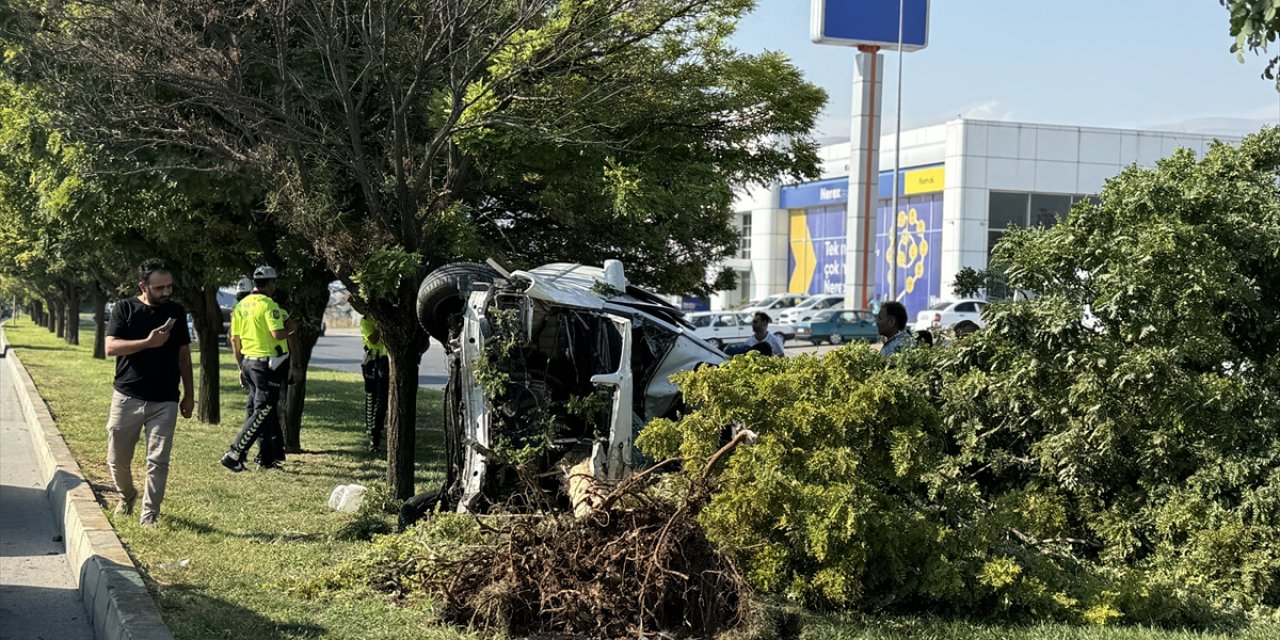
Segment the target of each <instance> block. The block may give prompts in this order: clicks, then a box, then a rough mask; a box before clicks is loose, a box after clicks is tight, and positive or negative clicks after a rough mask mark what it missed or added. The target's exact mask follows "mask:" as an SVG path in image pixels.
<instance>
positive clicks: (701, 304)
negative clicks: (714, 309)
mask: <svg viewBox="0 0 1280 640" xmlns="http://www.w3.org/2000/svg"><path fill="white" fill-rule="evenodd" d="M680 310H681V311H683V312H685V313H691V312H694V311H710V310H711V301H710V300H708V299H706V298H703V297H702V296H680Z"/></svg>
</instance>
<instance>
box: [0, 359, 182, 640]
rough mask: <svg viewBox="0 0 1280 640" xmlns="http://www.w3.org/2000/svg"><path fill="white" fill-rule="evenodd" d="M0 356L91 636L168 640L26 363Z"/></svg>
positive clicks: (114, 639)
mask: <svg viewBox="0 0 1280 640" xmlns="http://www.w3.org/2000/svg"><path fill="white" fill-rule="evenodd" d="M0 340H2V339H0ZM3 359H4V361H5V364H4V365H0V366H7V367H9V368H10V370H11V371H12V373H13V374H14V380H15V382H16V384H17V386H18V389H17V391H18V404H20V405H22V413H23V415H24V416H25V417H26V419H27V424H28V425H30V426H31V430H30V431H31V440H32V444H33V445H34V447H35V451H36V457H37V458H39V465H40V473H41V475H42V476H43V477H44V479H45V483H46V489H45V491H46V494H47V497H48V498H49V501H50V502H51V503H52V504H53V511H54V515H55V518H56V519H57V521H58V527H59V528H61V529H62V532H63V541H64V543H65V544H66V549H67V562H68V563H69V564H70V565H71V567H72V569H73V570H74V571H75V572H76V583H77V584H78V586H79V588H80V597H81V599H82V600H83V601H84V609H85V611H86V612H87V613H88V614H89V620H90V622H91V623H92V624H93V634H94V637H96V638H98V639H99V640H172V639H173V634H172V633H170V632H169V628H168V627H167V626H165V624H164V620H163V619H162V618H161V617H160V610H159V609H157V608H156V605H155V602H153V601H152V600H151V595H150V594H149V593H147V587H146V585H145V584H144V583H143V582H142V576H141V575H140V574H139V573H138V569H137V567H135V566H134V564H133V560H131V559H130V558H129V554H128V553H126V552H125V550H124V545H122V544H120V538H118V537H116V532H115V529H112V528H111V522H110V521H108V520H107V517H106V515H104V514H103V513H102V509H101V508H100V507H99V506H98V502H97V501H96V500H95V499H94V497H93V491H92V490H91V489H90V488H89V483H88V482H86V481H85V479H84V475H83V474H82V473H81V471H80V465H79V463H77V462H76V460H75V458H74V457H73V456H72V455H71V450H70V449H68V448H67V444H66V442H64V441H63V439H62V434H61V433H60V432H59V431H58V427H57V425H56V424H55V423H54V421H53V416H52V415H50V413H49V410H48V408H47V407H46V406H45V403H44V400H43V399H42V398H41V397H40V394H39V393H38V392H37V391H36V386H35V382H33V381H32V380H31V376H30V375H28V374H27V369H26V367H24V366H22V362H21V360H20V359H19V358H18V354H17V353H15V352H14V351H13V350H9V351H8V353H6V354H5V356H4V358H3ZM104 419H105V417H104Z"/></svg>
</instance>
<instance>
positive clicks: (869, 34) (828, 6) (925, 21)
mask: <svg viewBox="0 0 1280 640" xmlns="http://www.w3.org/2000/svg"><path fill="white" fill-rule="evenodd" d="M809 6H810V11H809V39H810V40H812V41H813V42H816V43H818V44H835V45H842V46H849V47H853V46H859V45H871V46H876V47H880V48H882V49H891V50H895V51H896V50H897V48H898V31H899V24H898V8H899V6H901V8H902V24H901V30H902V50H903V51H918V50H920V49H923V48H925V47H926V46H928V45H929V0H812V3H811V4H810V5H809Z"/></svg>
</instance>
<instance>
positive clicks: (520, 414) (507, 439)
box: [402, 260, 726, 517]
mask: <svg viewBox="0 0 1280 640" xmlns="http://www.w3.org/2000/svg"><path fill="white" fill-rule="evenodd" d="M418 319H419V321H420V322H421V323H422V326H423V327H424V328H425V329H426V330H427V332H428V333H429V334H430V335H431V337H432V338H435V339H436V340H438V341H440V342H441V343H443V344H444V345H445V350H446V355H447V358H448V359H449V369H448V370H449V378H448V381H447V382H446V385H445V392H444V397H445V399H444V407H445V411H444V413H445V417H444V431H445V437H444V449H445V482H444V487H443V489H442V490H441V491H440V492H439V493H438V494H433V495H430V496H426V494H424V496H426V498H427V499H425V500H419V499H418V498H415V500H418V501H419V502H423V503H434V502H436V501H438V502H441V503H443V505H444V506H443V507H442V508H447V509H452V510H457V511H459V512H486V511H491V510H517V511H518V510H521V509H529V510H540V509H544V508H547V507H549V506H559V507H561V508H563V507H565V506H570V507H573V508H577V507H578V506H579V504H578V503H577V502H575V501H573V500H571V499H570V498H569V494H570V493H572V491H573V487H574V486H575V485H574V484H573V483H574V482H581V478H587V479H590V478H599V479H605V478H608V479H614V480H617V479H620V478H622V477H623V476H624V475H625V474H626V473H627V472H628V471H629V470H630V469H632V468H633V467H635V466H637V465H638V464H640V463H641V462H642V460H643V459H642V458H641V457H640V456H639V454H637V453H636V451H635V449H634V448H633V446H632V440H633V437H634V436H635V435H636V432H637V431H638V430H639V429H640V428H641V426H642V425H644V424H646V423H648V422H649V421H650V420H653V419H654V418H660V417H667V418H672V417H676V416H677V414H678V412H679V411H680V410H681V407H682V403H681V401H680V393H679V389H678V388H676V386H675V385H674V384H672V382H671V376H672V374H674V373H677V372H680V371H685V370H689V369H694V368H696V367H700V366H704V365H716V364H719V363H721V362H724V361H725V359H726V356H725V355H724V354H723V353H722V352H721V351H720V350H719V349H717V348H716V347H715V346H713V345H712V344H711V343H709V342H708V341H706V340H703V339H702V338H700V337H698V336H697V335H696V334H695V332H694V328H693V326H692V325H690V324H689V323H688V322H686V321H685V319H684V315H683V314H682V313H681V312H680V310H679V309H678V308H676V307H675V306H673V305H671V304H670V303H668V302H666V301H665V300H663V299H661V298H659V297H658V296H657V295H655V294H653V293H650V292H649V291H646V290H644V289H640V288H638V287H634V286H631V285H629V284H628V283H627V280H626V276H625V275H624V273H623V267H622V263H620V262H618V261H616V260H609V261H606V262H605V265H604V267H603V268H601V267H590V266H583V265H577V264H548V265H545V266H542V267H539V268H536V269H532V270H529V271H514V272H510V273H508V272H506V271H504V270H501V269H500V268H499V267H497V266H496V264H494V263H492V262H491V263H490V264H489V265H483V264H476V263H469V262H456V263H452V264H448V265H445V266H443V267H440V268H439V269H436V270H435V271H433V272H431V273H429V274H428V275H427V277H426V278H424V279H423V281H422V284H421V286H420V287H419V289H418ZM517 461H518V463H517ZM570 470H572V473H570ZM577 486H581V484H579V485H577ZM415 504H416V503H415ZM406 506H408V505H406ZM402 517H403V513H402Z"/></svg>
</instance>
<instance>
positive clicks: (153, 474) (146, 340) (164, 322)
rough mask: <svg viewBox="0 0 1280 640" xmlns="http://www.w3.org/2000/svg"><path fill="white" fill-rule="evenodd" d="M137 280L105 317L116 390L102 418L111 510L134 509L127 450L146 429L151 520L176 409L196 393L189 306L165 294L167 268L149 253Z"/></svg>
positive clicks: (190, 403) (185, 410)
mask: <svg viewBox="0 0 1280 640" xmlns="http://www.w3.org/2000/svg"><path fill="white" fill-rule="evenodd" d="M138 288H139V289H140V290H141V293H140V294H139V295H138V297H136V298H130V299H128V300H121V301H120V302H118V303H116V305H115V308H113V309H112V310H111V320H110V322H109V323H108V324H107V340H106V349H107V355H109V356H115V358H116V377H115V384H114V387H115V392H114V393H113V394H112V396H111V413H110V415H109V416H108V418H107V468H108V469H110V471H111V477H112V479H113V480H115V484H116V490H117V491H119V492H120V503H119V504H118V505H117V506H116V513H118V514H121V515H130V514H132V513H133V505H134V502H135V500H136V499H137V497H138V491H137V489H136V488H134V486H133V470H132V464H133V452H134V449H135V448H137V445H138V439H139V437H140V436H141V434H142V431H143V430H144V429H145V430H146V433H147V441H146V451H147V485H146V489H145V491H144V493H143V496H142V517H141V522H142V524H143V525H144V526H152V525H155V523H156V518H157V517H158V516H159V515H160V503H161V501H163V500H164V487H165V483H166V481H167V480H168V479H169V453H170V450H171V448H172V446H173V432H174V427H176V426H177V422H178V413H179V412H181V413H182V417H184V418H190V417H191V411H192V409H193V408H194V407H195V399H194V396H193V391H192V377H191V335H190V334H189V333H188V332H187V321H186V318H187V312H186V310H185V309H183V308H182V306H181V305H179V304H177V303H176V302H173V301H172V300H170V299H169V298H170V296H172V295H173V275H172V274H171V273H169V271H168V270H167V269H165V267H164V265H163V264H161V263H160V262H159V261H158V260H148V261H146V262H144V263H142V265H141V266H139V267H138ZM179 380H181V382H182V394H181V396H179V394H178V382H179Z"/></svg>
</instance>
